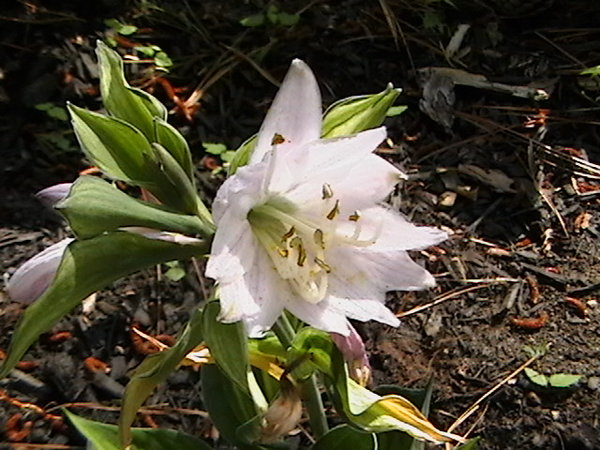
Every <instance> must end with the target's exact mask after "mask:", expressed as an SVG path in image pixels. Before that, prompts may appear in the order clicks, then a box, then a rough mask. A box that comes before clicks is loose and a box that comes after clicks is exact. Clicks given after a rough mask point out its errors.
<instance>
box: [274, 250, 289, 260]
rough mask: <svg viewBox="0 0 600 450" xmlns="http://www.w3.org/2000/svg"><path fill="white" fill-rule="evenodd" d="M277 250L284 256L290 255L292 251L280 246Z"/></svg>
mask: <svg viewBox="0 0 600 450" xmlns="http://www.w3.org/2000/svg"><path fill="white" fill-rule="evenodd" d="M277 252H278V253H279V255H280V256H281V257H282V258H287V257H288V256H289V255H290V251H289V250H288V249H287V248H278V249H277Z"/></svg>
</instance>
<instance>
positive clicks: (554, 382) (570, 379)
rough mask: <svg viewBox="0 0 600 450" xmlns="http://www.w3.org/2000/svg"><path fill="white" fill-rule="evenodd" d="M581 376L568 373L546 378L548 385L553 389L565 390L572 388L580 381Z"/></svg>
mask: <svg viewBox="0 0 600 450" xmlns="http://www.w3.org/2000/svg"><path fill="white" fill-rule="evenodd" d="M581 378H582V376H581V375H575V374H570V373H555V374H554V375H550V376H549V377H548V383H549V384H550V386H552V387H555V388H567V387H570V386H573V385H574V384H576V383H578V382H579V380H581Z"/></svg>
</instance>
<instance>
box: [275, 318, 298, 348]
mask: <svg viewBox="0 0 600 450" xmlns="http://www.w3.org/2000/svg"><path fill="white" fill-rule="evenodd" d="M273 332H274V333H275V335H276V336H277V338H278V339H279V342H281V345H283V346H284V347H285V348H288V347H289V346H290V345H292V341H293V340H294V337H295V336H296V332H295V331H294V328H293V327H292V324H291V323H290V321H289V320H288V318H287V316H286V315H285V313H282V314H281V316H279V319H277V322H275V324H274V325H273Z"/></svg>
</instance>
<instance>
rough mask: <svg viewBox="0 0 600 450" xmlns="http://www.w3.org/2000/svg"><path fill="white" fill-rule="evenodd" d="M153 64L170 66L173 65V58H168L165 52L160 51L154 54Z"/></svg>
mask: <svg viewBox="0 0 600 450" xmlns="http://www.w3.org/2000/svg"><path fill="white" fill-rule="evenodd" d="M154 64H156V65H157V66H158V67H171V66H172V65H173V60H172V59H171V58H169V55H167V54H166V53H165V52H163V51H160V52H157V53H156V55H154Z"/></svg>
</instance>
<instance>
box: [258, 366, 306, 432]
mask: <svg viewBox="0 0 600 450" xmlns="http://www.w3.org/2000/svg"><path fill="white" fill-rule="evenodd" d="M280 389H281V390H280V392H279V396H278V397H277V398H276V399H275V400H274V401H273V402H272V403H271V405H270V406H269V409H267V412H266V413H265V415H264V416H263V424H262V427H261V438H260V442H262V443H265V444H268V443H273V442H276V441H278V440H279V439H281V438H282V437H284V436H286V435H287V434H288V433H290V432H291V431H292V430H293V429H294V428H296V427H297V426H298V423H299V422H300V418H301V417H302V401H301V400H300V395H299V394H298V390H297V389H296V387H295V386H294V385H293V384H292V383H291V381H289V380H288V379H287V378H286V377H282V378H281V384H280Z"/></svg>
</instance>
